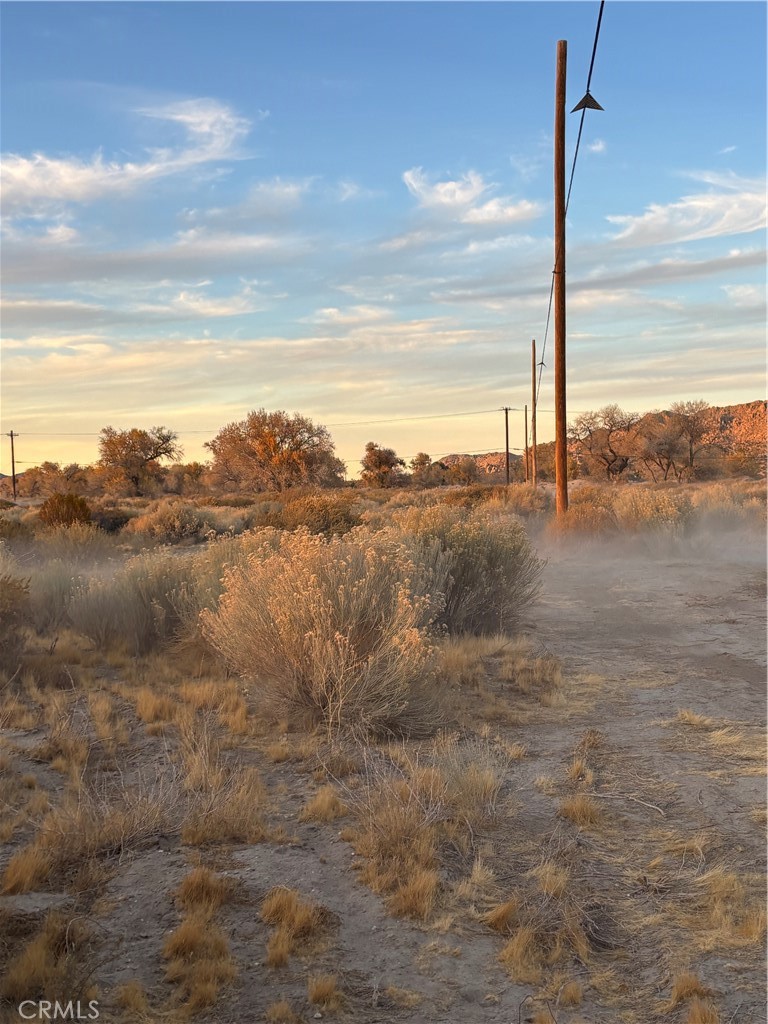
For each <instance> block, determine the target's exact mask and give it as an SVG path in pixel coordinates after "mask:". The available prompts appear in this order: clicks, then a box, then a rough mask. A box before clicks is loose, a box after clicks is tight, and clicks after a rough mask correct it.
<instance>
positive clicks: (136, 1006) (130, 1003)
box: [115, 981, 149, 1016]
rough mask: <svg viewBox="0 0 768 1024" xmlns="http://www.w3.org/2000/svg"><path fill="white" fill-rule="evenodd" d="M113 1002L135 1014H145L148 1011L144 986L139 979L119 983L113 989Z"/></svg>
mask: <svg viewBox="0 0 768 1024" xmlns="http://www.w3.org/2000/svg"><path fill="white" fill-rule="evenodd" d="M115 1002H116V1003H117V1005H118V1006H119V1007H120V1009H121V1010H127V1011H128V1013H131V1014H134V1015H136V1016H145V1015H146V1014H148V1013H149V1001H148V1000H147V993H146V992H145V991H144V986H143V985H142V984H141V982H140V981H128V982H126V983H125V984H124V985H119V986H118V987H117V989H116V990H115Z"/></svg>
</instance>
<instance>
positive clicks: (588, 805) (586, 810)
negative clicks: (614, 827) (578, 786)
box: [557, 793, 603, 828]
mask: <svg viewBox="0 0 768 1024" xmlns="http://www.w3.org/2000/svg"><path fill="white" fill-rule="evenodd" d="M557 813H558V814H559V816H560V817H561V818H566V819H567V820H568V821H571V822H573V824H574V825H578V826H579V827H580V828H587V827H588V826H590V825H597V824H598V823H599V822H600V820H601V819H602V817H603V812H602V809H601V808H600V807H599V806H598V805H597V804H596V803H595V801H594V800H593V799H592V798H591V797H590V796H588V795H587V794H586V793H576V794H575V795H574V796H569V797H566V798H565V799H564V800H562V801H561V803H560V806H559V808H558V811H557Z"/></svg>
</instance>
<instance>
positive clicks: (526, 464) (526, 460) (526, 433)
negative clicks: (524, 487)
mask: <svg viewBox="0 0 768 1024" xmlns="http://www.w3.org/2000/svg"><path fill="white" fill-rule="evenodd" d="M529 476H530V474H529V472H528V406H527V405H526V407H525V482H526V483H528V477H529Z"/></svg>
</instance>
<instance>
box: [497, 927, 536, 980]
mask: <svg viewBox="0 0 768 1024" xmlns="http://www.w3.org/2000/svg"><path fill="white" fill-rule="evenodd" d="M544 960H545V950H544V948H543V947H542V945H541V942H540V937H539V935H538V933H537V931H536V929H535V928H534V927H533V926H532V925H529V924H522V925H520V926H519V927H518V928H516V929H515V931H514V932H513V933H512V936H511V938H509V939H508V940H507V942H506V943H505V945H504V948H503V949H502V951H501V953H499V961H500V962H501V963H502V964H503V965H504V967H506V969H507V970H508V971H509V973H510V975H511V977H512V978H513V979H514V981H516V982H517V983H518V984H520V985H535V984H538V983H539V982H540V981H541V979H542V976H543V966H544Z"/></svg>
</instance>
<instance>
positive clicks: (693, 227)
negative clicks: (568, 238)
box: [606, 171, 766, 246]
mask: <svg viewBox="0 0 768 1024" xmlns="http://www.w3.org/2000/svg"><path fill="white" fill-rule="evenodd" d="M688 176H689V177H692V178H695V179H696V180H697V181H701V182H704V183H706V184H709V185H710V186H712V187H713V188H714V189H718V190H719V191H710V192H701V193H697V194H694V195H688V196H683V197H682V198H681V199H679V200H678V201H677V202H675V203H668V204H667V205H660V204H658V203H653V204H651V205H650V206H649V207H648V208H647V209H646V211H645V213H642V214H640V215H632V214H629V215H612V216H608V217H607V218H606V219H607V220H608V221H610V223H611V224H617V225H619V226H620V227H621V231H620V232H619V234H618V235H616V236H615V239H614V240H615V241H617V242H625V243H631V244H633V245H637V246H642V245H659V244H670V243H678V242H691V241H695V240H697V239H702V238H717V237H720V236H723V235H736V234H743V233H747V232H750V231H759V230H762V229H764V228H765V226H766V199H765V185H764V183H760V182H757V181H755V180H751V179H746V178H739V177H737V176H736V175H723V174H718V173H716V172H709V171H696V172H693V173H691V174H689V175H688Z"/></svg>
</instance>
